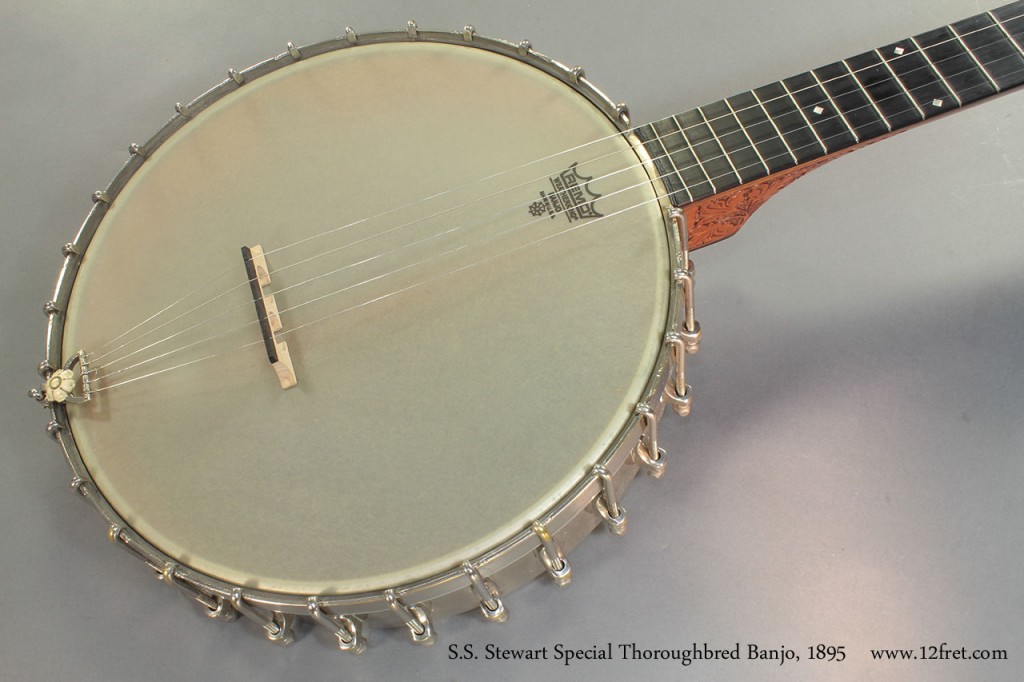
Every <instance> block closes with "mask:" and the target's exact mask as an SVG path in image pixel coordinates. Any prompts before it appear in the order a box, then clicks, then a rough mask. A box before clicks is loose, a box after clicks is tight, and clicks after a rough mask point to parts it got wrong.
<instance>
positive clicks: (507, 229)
mask: <svg viewBox="0 0 1024 682" xmlns="http://www.w3.org/2000/svg"><path fill="white" fill-rule="evenodd" d="M826 139H828V138H826ZM780 156H784V155H780ZM771 158H774V157H771ZM754 165H756V164H754ZM748 167H752V166H747V167H744V168H748ZM621 170H622V169H620V171H617V172H621ZM716 177H719V176H716ZM712 179H715V178H712ZM645 184H647V183H646V181H645V182H643V183H638V184H636V185H632V186H629V187H626V188H623V189H620V190H617V191H615V192H613V193H611V194H609V195H606V196H611V195H612V194H619V193H621V192H624V191H628V190H630V189H634V188H636V187H638V186H641V185H645ZM535 222H537V221H529V222H527V223H523V224H521V225H518V226H515V227H513V228H506V229H505V230H502V231H500V232H498V233H496V234H493V235H489V236H487V237H485V238H484V239H482V240H476V241H473V242H469V243H466V244H463V245H461V246H459V247H457V248H454V249H450V250H448V251H445V252H442V253H440V254H436V255H434V256H431V257H428V258H426V259H421V260H419V261H416V262H413V263H410V264H407V265H405V266H403V267H401V268H398V269H396V270H392V271H390V272H387V273H384V274H382V275H378V276H376V277H372V278H370V279H367V280H364V281H362V282H358V283H355V284H351V285H348V286H346V287H343V288H341V289H338V290H336V291H333V292H330V293H328V294H324V295H322V296H319V297H316V298H313V299H311V300H308V301H305V302H302V303H298V304H296V305H294V306H291V307H289V308H285V309H283V310H281V311H280V312H281V313H282V314H283V313H284V312H287V311H289V310H294V309H296V308H301V307H304V306H306V305H309V304H311V303H315V302H317V301H320V300H323V299H325V298H329V297H331V296H334V295H337V294H339V293H343V292H345V291H349V290H351V289H354V288H357V287H360V286H363V285H365V284H368V283H371V282H373V281H377V280H379V279H383V278H384V277H387V276H390V275H393V274H396V273H398V272H401V271H404V270H407V269H409V268H411V267H415V266H417V265H422V264H424V263H426V262H429V261H432V260H436V259H438V258H442V257H444V256H446V255H450V254H452V253H454V252H457V251H461V250H463V249H465V248H468V247H469V246H473V245H475V244H478V243H481V242H486V241H490V240H491V239H494V238H496V237H498V236H502V235H504V234H508V233H510V232H513V231H517V230H519V229H522V228H523V227H527V226H529V225H531V224H534V223H535ZM456 229H460V228H453V229H452V230H449V231H448V232H452V231H454V230H456ZM442 234H444V233H442ZM436 236H437V235H435V237H436ZM432 238H434V237H428V238H426V239H432ZM426 239H425V240H426ZM544 239H546V238H542V239H541V241H543V240H544ZM425 240H420V241H425ZM531 243H532V242H531ZM408 246H410V245H406V246H403V247H399V248H398V249H395V250H393V251H392V252H394V251H398V250H402V249H404V248H406V247H408ZM392 252H388V253H392ZM375 258H376V257H375ZM348 267H351V265H350V266H345V267H343V268H340V269H339V270H344V269H347V268H348ZM461 269H462V268H460V269H459V270H457V271H460V270H461ZM329 274H333V272H331V273H326V274H322V275H318V276H316V277H314V278H311V279H310V280H306V281H304V282H299V283H298V284H294V285H291V286H289V287H286V288H285V289H282V290H281V291H284V290H287V289H292V288H296V287H298V286H301V285H302V284H306V283H308V282H310V281H313V280H315V279H320V278H322V277H325V276H327V275H329ZM246 305H247V304H246ZM238 307H242V306H238ZM258 322H259V320H256V321H252V322H249V323H246V324H244V325H241V326H240V327H236V328H233V329H230V330H227V331H225V332H222V333H219V334H216V335H214V336H211V337H207V338H204V339H201V340H199V341H196V342H193V343H191V344H187V345H185V346H182V347H179V348H176V349H173V350H171V351H167V352H165V353H162V354H159V355H157V356H155V357H152V358H149V359H148V360H143V361H140V362H138V363H135V364H133V365H131V366H129V367H125V368H123V369H120V370H116V371H114V372H108V373H107V374H106V376H113V375H116V374H120V373H122V372H125V371H129V370H131V369H135V368H137V367H139V366H141V365H144V364H148V363H149V362H152V361H155V360H158V359H161V358H163V357H167V356H168V355H171V354H174V353H177V352H180V351H181V350H185V349H187V348H191V347H193V346H195V345H199V344H201V343H205V342H207V341H211V340H214V339H216V338H221V337H223V336H226V335H227V334H230V333H232V332H234V331H237V330H240V329H243V328H246V327H249V326H251V325H252V324H256V323H258ZM194 326H198V325H193V327H194ZM303 326H305V325H303ZM190 329H191V328H190ZM179 333H183V332H179ZM157 343H160V342H157ZM152 345H156V344H151V345H150V346H147V347H146V348H149V347H151V346H152ZM146 348H144V349H140V351H141V350H145V349H146ZM109 365H110V363H107V365H106V366H107V367H109ZM98 380H99V377H97V381H98Z"/></svg>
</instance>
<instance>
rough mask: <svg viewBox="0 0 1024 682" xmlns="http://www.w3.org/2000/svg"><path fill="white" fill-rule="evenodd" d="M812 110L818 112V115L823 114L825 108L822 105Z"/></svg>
mask: <svg viewBox="0 0 1024 682" xmlns="http://www.w3.org/2000/svg"><path fill="white" fill-rule="evenodd" d="M811 111H813V112H814V113H816V114H817V115H818V116H821V115H822V114H823V113H824V112H825V110H824V109H823V108H822V107H820V106H817V107H814V108H813V109H811Z"/></svg>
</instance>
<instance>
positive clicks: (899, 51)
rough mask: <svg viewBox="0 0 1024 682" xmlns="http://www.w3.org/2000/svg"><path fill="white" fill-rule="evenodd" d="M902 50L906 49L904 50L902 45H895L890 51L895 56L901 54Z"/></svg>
mask: <svg viewBox="0 0 1024 682" xmlns="http://www.w3.org/2000/svg"><path fill="white" fill-rule="evenodd" d="M904 52H906V50H904V49H903V48H902V47H897V48H896V49H895V50H893V51H892V53H893V54H894V55H896V56H897V57H899V56H900V55H902V54H903V53H904Z"/></svg>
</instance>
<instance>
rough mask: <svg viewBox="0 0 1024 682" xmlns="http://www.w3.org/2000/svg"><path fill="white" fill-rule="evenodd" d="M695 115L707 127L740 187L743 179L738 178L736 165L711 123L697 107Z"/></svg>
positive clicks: (738, 173)
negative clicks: (697, 115)
mask: <svg viewBox="0 0 1024 682" xmlns="http://www.w3.org/2000/svg"><path fill="white" fill-rule="evenodd" d="M697 113H698V114H700V117H701V120H703V121H704V125H706V126H707V127H708V132H710V133H711V137H713V138H714V140H715V142H717V143H718V148H719V149H721V150H722V156H724V157H725V160H726V161H728V162H729V168H732V172H733V174H734V175H735V176H736V179H737V180H739V183H740V184H741V185H742V184H743V178H741V177H740V172H739V171H738V170H736V164H734V163H733V162H732V158H731V157H730V156H729V152H728V151H726V149H725V145H724V144H723V143H722V139H721V138H720V137H718V133H716V132H715V129H714V128H713V127H712V126H711V122H710V121H708V117H707V116H706V115H705V114H704V110H703V109H702V108H700V107H697ZM736 123H737V124H738V123H739V120H737V121H736ZM742 127H743V126H740V128H742Z"/></svg>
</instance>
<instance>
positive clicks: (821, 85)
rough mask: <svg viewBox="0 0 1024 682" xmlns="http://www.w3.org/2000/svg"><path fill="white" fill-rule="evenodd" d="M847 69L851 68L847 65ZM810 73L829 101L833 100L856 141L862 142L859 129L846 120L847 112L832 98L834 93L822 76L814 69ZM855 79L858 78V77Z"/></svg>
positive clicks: (834, 105) (840, 116) (833, 104)
mask: <svg viewBox="0 0 1024 682" xmlns="http://www.w3.org/2000/svg"><path fill="white" fill-rule="evenodd" d="M847 70H849V67H847ZM808 73H809V74H811V78H813V79H814V82H815V83H817V84H818V87H819V88H821V91H822V92H823V93H825V97H827V98H828V101H829V102H832V106H833V107H834V108H835V110H836V113H837V114H839V118H841V119H842V120H843V123H845V124H846V127H847V128H848V129H849V131H850V134H851V135H853V140H854V142H860V135H858V134H857V131H856V130H854V129H853V126H852V125H850V122H849V121H848V120H846V114H844V113H843V110H842V109H840V108H839V105H838V104H836V101H835V100H834V99H832V95H830V94H829V92H828V90H826V89H825V84H824V83H822V82H821V79H820V78H818V74H816V73H814V70H813V69H812V70H811V71H808ZM853 80H857V79H856V77H855V78H854V79H853Z"/></svg>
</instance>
